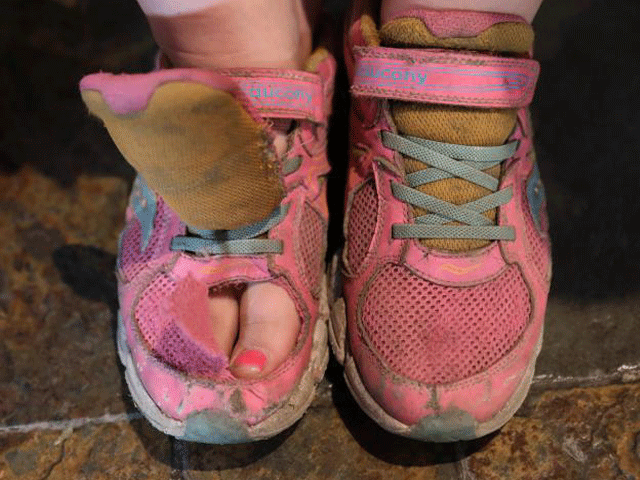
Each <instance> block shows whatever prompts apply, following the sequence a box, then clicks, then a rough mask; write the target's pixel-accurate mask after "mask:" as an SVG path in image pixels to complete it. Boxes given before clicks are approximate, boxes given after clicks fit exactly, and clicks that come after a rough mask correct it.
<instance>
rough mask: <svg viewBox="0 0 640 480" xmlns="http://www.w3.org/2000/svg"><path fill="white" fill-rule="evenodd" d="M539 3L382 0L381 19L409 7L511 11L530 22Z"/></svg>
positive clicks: (538, 0)
mask: <svg viewBox="0 0 640 480" xmlns="http://www.w3.org/2000/svg"><path fill="white" fill-rule="evenodd" d="M541 3H542V0H523V1H514V0H382V10H381V20H382V23H383V24H384V23H385V22H386V21H387V20H388V19H389V18H391V17H392V15H393V14H394V13H395V12H399V11H402V10H407V9H410V8H434V9H439V10H474V11H478V12H496V13H512V14H515V15H520V16H521V17H522V18H524V19H525V20H526V21H527V22H529V23H531V21H532V20H533V17H535V15H536V12H537V11H538V8H540V4H541Z"/></svg>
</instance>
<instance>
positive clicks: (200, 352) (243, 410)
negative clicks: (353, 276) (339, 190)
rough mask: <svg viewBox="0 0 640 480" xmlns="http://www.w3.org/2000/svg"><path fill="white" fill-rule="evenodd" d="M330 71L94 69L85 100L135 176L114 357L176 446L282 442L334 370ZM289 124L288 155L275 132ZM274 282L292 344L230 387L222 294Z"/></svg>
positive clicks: (312, 66)
mask: <svg viewBox="0 0 640 480" xmlns="http://www.w3.org/2000/svg"><path fill="white" fill-rule="evenodd" d="M334 73H335V62H334V60H333V58H332V57H331V56H330V55H329V54H328V53H327V52H326V51H324V50H319V51H317V52H315V53H314V55H312V57H311V58H310V59H309V62H308V70H307V71H285V70H272V69H255V70H252V69H242V70H228V71H217V72H212V71H204V70H196V69H159V70H158V71H155V72H152V73H148V74H141V75H111V74H103V73H99V74H95V75H89V76H87V77H85V78H84V79H83V80H82V82H81V84H80V89H81V92H82V96H83V99H84V101H85V103H86V104H87V106H88V107H89V110H90V111H91V113H93V114H94V115H96V116H98V117H99V118H100V119H101V120H102V121H103V122H104V123H105V125H106V127H107V129H108V130H109V133H110V134H111V136H112V138H113V139H114V141H115V143H116V144H117V145H118V147H119V149H120V151H121V152H122V153H123V155H124V157H125V158H126V159H127V160H128V161H129V162H130V163H131V164H132V165H134V167H135V168H136V170H137V171H138V173H139V175H138V177H137V179H136V182H135V184H134V188H133V192H132V194H131V199H130V204H129V207H128V209H127V212H126V226H125V229H124V231H123V233H122V236H121V239H120V250H119V256H118V264H117V275H118V281H119V298H120V313H119V319H118V322H119V323H118V351H119V354H120V359H121V361H122V363H123V364H124V366H125V368H126V371H125V378H126V381H127V384H128V386H129V390H130V392H131V395H132V397H133V399H134V401H135V403H136V405H137V406H138V408H139V409H140V410H141V412H142V413H143V414H144V415H145V417H146V418H147V419H148V420H149V421H150V422H151V423H152V424H153V425H154V426H155V427H156V428H158V429H160V430H162V431H163V432H165V433H167V434H169V435H172V436H174V437H177V438H180V439H184V440H189V441H196V442H204V443H215V444H226V443H242V442H249V441H254V440H259V439H263V438H266V437H270V436H273V435H275V434H276V433H278V432H280V431H282V430H284V429H285V428H287V427H289V426H290V425H292V424H293V423H294V422H295V421H296V420H298V419H299V418H300V417H301V416H302V415H303V413H304V412H305V410H306V408H307V406H308V405H309V403H310V402H311V400H312V398H313V396H314V392H315V387H316V384H317V383H318V382H319V381H320V380H321V378H322V376H323V373H324V369H325V367H326V363H327V359H328V345H327V328H326V320H327V318H328V306H327V299H326V288H325V282H324V279H323V269H324V255H325V245H326V227H327V221H328V212H327V204H326V187H325V182H324V176H325V175H326V174H327V173H328V171H329V165H328V163H327V158H326V135H327V120H328V116H329V111H330V106H331V97H332V92H333V78H334ZM274 121H277V122H279V124H282V123H284V122H286V121H291V127H290V129H289V132H290V133H289V134H288V137H287V144H286V146H285V147H284V149H283V150H284V153H282V151H279V150H278V148H276V147H275V146H274V142H273V140H274V135H273V130H272V125H273V122H274ZM266 281H268V282H273V283H275V284H276V285H279V286H281V287H283V288H284V289H285V290H286V291H287V292H289V294H290V295H291V298H292V299H293V300H294V303H295V305H296V307H297V310H298V312H299V315H300V322H301V327H300V334H299V338H298V340H297V343H296V345H295V347H294V349H293V351H292V352H291V353H290V355H289V356H288V358H287V359H286V360H285V361H284V362H283V363H282V364H281V365H280V366H279V367H277V368H276V370H275V371H274V372H273V373H271V374H268V375H267V376H266V378H263V379H259V380H246V379H238V378H236V377H234V375H233V374H232V373H231V371H230V370H229V364H228V363H229V361H228V358H227V357H226V355H225V354H223V353H221V351H220V350H219V349H217V346H216V344H215V340H214V339H213V338H212V337H211V334H210V328H211V327H210V326H209V324H208V322H209V321H210V320H209V313H208V312H209V311H208V298H209V295H210V294H211V293H212V292H215V291H216V289H218V288H223V287H226V286H230V285H234V286H239V287H240V288H241V287H242V286H243V285H246V284H248V283H250V282H266Z"/></svg>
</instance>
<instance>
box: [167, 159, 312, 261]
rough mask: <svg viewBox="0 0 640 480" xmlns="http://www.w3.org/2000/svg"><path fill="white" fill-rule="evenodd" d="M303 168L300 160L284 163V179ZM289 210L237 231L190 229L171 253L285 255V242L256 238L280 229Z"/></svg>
mask: <svg viewBox="0 0 640 480" xmlns="http://www.w3.org/2000/svg"><path fill="white" fill-rule="evenodd" d="M301 164H302V158H301V157H293V158H287V159H285V160H284V161H283V165H282V171H283V173H284V175H289V174H291V173H293V172H295V171H296V170H298V168H300V165H301ZM288 210H289V206H288V205H284V206H283V205H279V206H278V207H276V209H275V210H274V211H273V212H271V214H270V215H269V216H268V217H267V218H265V219H264V220H261V221H259V222H256V223H253V224H251V225H247V226H245V227H242V228H238V229H235V230H202V229H198V228H192V227H189V228H188V232H189V235H180V236H177V237H175V238H173V239H172V240H171V249H172V250H182V251H183V252H190V253H195V254H198V255H225V254H226V255H259V254H263V253H282V248H283V245H282V240H273V239H269V238H256V237H259V236H261V235H263V234H265V233H267V232H268V231H269V230H271V229H272V228H273V227H275V226H276V225H278V224H279V223H280V222H281V221H282V219H283V218H284V217H285V216H286V215H287V211H288Z"/></svg>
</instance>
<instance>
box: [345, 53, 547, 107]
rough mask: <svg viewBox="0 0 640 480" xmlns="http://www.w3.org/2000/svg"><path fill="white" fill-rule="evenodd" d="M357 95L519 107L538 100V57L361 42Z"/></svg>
mask: <svg viewBox="0 0 640 480" xmlns="http://www.w3.org/2000/svg"><path fill="white" fill-rule="evenodd" d="M355 57H356V68H355V72H356V73H355V77H354V80H353V86H352V87H351V91H352V93H353V94H354V95H356V96H367V97H378V98H390V99H394V100H407V101H412V102H425V103H439V104H445V105H460V106H467V107H486V108H520V107H524V106H527V105H529V104H530V103H531V100H532V99H533V93H534V90H535V85H536V81H537V79H538V73H539V71H540V66H539V64H538V62H536V61H535V60H529V59H524V58H522V59H521V58H504V57H496V56H492V55H483V54H478V53H464V52H452V51H446V50H414V49H412V50H408V49H397V48H384V47H357V48H356V49H355Z"/></svg>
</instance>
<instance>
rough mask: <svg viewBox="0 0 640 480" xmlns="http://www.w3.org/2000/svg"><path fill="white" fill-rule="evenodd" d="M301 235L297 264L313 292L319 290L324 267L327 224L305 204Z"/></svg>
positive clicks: (297, 243)
mask: <svg viewBox="0 0 640 480" xmlns="http://www.w3.org/2000/svg"><path fill="white" fill-rule="evenodd" d="M300 223H301V228H300V234H299V236H298V238H297V239H296V262H297V263H298V265H300V267H301V268H300V270H301V271H302V272H303V275H302V280H303V281H304V283H305V286H306V287H307V288H309V289H310V290H311V291H314V290H317V288H318V286H319V285H320V279H321V277H322V267H323V265H324V244H325V240H324V237H325V224H324V222H323V220H322V217H321V216H320V214H318V213H317V212H316V211H315V210H314V209H313V207H311V206H310V205H308V204H305V206H304V211H303V212H302V219H301V222H300Z"/></svg>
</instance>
